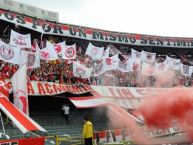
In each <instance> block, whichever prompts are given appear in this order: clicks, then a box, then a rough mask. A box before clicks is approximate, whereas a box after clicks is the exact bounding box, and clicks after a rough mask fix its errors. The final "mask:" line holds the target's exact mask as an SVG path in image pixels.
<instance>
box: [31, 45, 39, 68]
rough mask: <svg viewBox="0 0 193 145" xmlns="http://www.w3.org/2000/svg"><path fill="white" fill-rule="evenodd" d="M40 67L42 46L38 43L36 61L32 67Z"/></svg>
mask: <svg viewBox="0 0 193 145" xmlns="http://www.w3.org/2000/svg"><path fill="white" fill-rule="evenodd" d="M38 67H40V48H39V46H38V44H37V43H36V53H35V62H34V65H33V66H32V68H38Z"/></svg>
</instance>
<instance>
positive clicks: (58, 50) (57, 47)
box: [54, 41, 66, 54]
mask: <svg viewBox="0 0 193 145" xmlns="http://www.w3.org/2000/svg"><path fill="white" fill-rule="evenodd" d="M65 46H66V42H65V41H64V42H61V43H57V44H55V45H54V49H55V51H56V53H57V54H62V52H63V49H64V47H65Z"/></svg>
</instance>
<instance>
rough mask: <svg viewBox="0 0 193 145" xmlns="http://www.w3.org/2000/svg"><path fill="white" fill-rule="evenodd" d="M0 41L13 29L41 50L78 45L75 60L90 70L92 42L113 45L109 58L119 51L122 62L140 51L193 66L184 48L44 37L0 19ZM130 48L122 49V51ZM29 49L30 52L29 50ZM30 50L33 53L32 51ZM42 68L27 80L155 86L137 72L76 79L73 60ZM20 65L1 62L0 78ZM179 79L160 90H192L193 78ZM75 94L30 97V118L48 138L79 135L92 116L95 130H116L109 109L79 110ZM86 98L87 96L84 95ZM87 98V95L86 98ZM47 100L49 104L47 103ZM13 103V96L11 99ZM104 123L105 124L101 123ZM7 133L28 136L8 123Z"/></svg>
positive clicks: (159, 59) (46, 63)
mask: <svg viewBox="0 0 193 145" xmlns="http://www.w3.org/2000/svg"><path fill="white" fill-rule="evenodd" d="M0 24H1V25H0V39H1V41H3V42H6V43H9V41H10V33H11V30H14V31H16V32H18V33H21V34H28V33H30V34H31V40H32V42H37V43H38V45H39V46H40V49H43V48H44V47H45V46H46V41H49V42H50V43H52V44H57V43H60V42H63V41H65V42H66V44H67V45H72V44H74V43H76V50H77V57H76V59H75V60H76V61H79V62H80V63H82V64H84V65H85V66H87V67H92V66H93V61H92V59H91V58H90V57H89V56H85V55H84V54H85V52H86V48H87V46H88V44H89V42H91V43H92V44H93V45H95V46H98V47H105V48H107V46H112V50H113V49H115V50H114V52H113V51H111V54H110V56H113V55H114V53H116V52H115V51H119V52H121V53H122V54H120V55H119V59H122V61H125V60H127V58H124V56H126V55H131V50H132V49H134V50H137V51H138V52H141V51H142V50H143V51H147V52H151V53H156V62H163V61H164V60H165V59H166V55H167V56H169V57H172V58H175V59H180V60H181V63H183V64H186V65H189V66H192V65H193V55H192V54H193V50H192V49H189V48H183V47H169V48H167V47H164V46H145V45H131V44H121V43H112V42H108V41H107V42H99V41H92V40H91V41H89V40H85V39H80V38H73V37H68V36H59V35H50V34H44V35H43V36H42V34H41V33H39V32H37V31H34V30H31V29H28V28H25V27H23V26H19V25H17V24H14V23H10V22H7V21H4V20H0ZM125 47H126V48H127V49H126V50H125V49H122V48H125ZM26 50H28V49H27V48H26ZM30 51H31V50H30ZM40 64H41V67H40V68H32V69H31V68H30V69H28V81H44V82H54V83H60V84H75V85H77V86H80V85H95V86H118V87H141V88H144V87H156V85H155V78H154V77H152V76H148V77H147V80H144V81H142V80H141V78H139V77H138V76H139V73H140V72H138V71H133V72H129V73H128V72H120V71H116V70H113V71H109V72H108V73H104V74H102V75H100V76H97V77H96V76H91V77H90V78H89V79H83V78H81V77H74V76H73V65H72V61H71V60H54V61H45V60H41V62H40ZM18 68H19V66H18V65H14V64H10V63H8V62H4V61H2V60H0V78H1V79H10V78H11V77H12V76H13V74H14V73H15V72H16V71H17V70H18ZM175 74H176V79H175V80H174V81H173V82H172V83H169V84H163V85H162V86H161V87H163V88H164V87H175V86H184V87H191V86H192V85H193V75H191V76H183V75H182V74H181V73H180V72H179V71H175ZM70 95H71V97H72V94H67V93H66V94H64V95H63V97H61V96H54V97H53V96H52V97H50V96H29V103H30V104H29V106H30V108H29V110H30V117H31V118H33V119H34V120H35V121H36V122H38V123H39V124H40V125H41V126H43V127H44V128H45V129H46V130H47V131H48V136H55V135H61V136H62V135H65V134H68V135H70V136H80V134H81V131H82V124H83V116H84V115H86V114H89V115H90V116H91V117H92V121H93V124H94V129H95V131H101V130H109V129H114V128H113V127H112V126H111V125H110V124H109V120H108V117H107V110H106V109H107V108H105V107H99V108H89V109H76V106H74V105H73V104H72V103H71V102H70V101H68V99H67V98H68V97H69V96H70ZM83 96H84V95H83ZM85 96H86V95H85ZM45 98H46V101H45ZM10 99H11V101H12V99H13V96H12V95H11V96H10ZM64 102H67V103H68V104H69V105H70V108H71V110H70V124H69V125H65V124H64V118H63V117H62V114H61V106H62V104H63V103H64ZM101 122H102V123H101ZM5 129H6V134H8V135H9V136H10V137H11V138H21V137H26V136H27V135H24V134H22V133H20V131H19V130H18V129H16V128H15V127H13V125H12V123H11V122H9V121H8V123H7V124H6V125H5ZM0 132H2V130H0Z"/></svg>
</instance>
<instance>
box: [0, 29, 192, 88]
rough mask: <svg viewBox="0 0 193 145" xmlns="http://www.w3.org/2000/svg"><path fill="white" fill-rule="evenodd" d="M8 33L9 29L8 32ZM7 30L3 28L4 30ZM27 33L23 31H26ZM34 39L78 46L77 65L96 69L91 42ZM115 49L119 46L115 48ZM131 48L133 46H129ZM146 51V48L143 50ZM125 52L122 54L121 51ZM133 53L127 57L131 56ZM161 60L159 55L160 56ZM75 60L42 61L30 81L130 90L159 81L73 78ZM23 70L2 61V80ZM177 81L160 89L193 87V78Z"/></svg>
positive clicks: (128, 76)
mask: <svg viewBox="0 0 193 145" xmlns="http://www.w3.org/2000/svg"><path fill="white" fill-rule="evenodd" d="M21 28H22V29H24V30H25V31H26V29H25V28H23V27H20V26H12V27H9V28H7V27H6V31H5V30H4V31H3V35H1V40H2V41H4V42H6V43H8V42H9V34H10V32H9V31H10V30H11V29H14V30H15V31H17V32H20V31H21ZM4 29H5V28H4ZM2 30H3V28H2ZM24 30H23V31H24ZM29 31H30V33H31V36H32V39H33V40H35V41H36V42H38V45H39V46H40V49H41V48H44V47H45V46H46V41H47V40H48V41H49V42H51V43H53V44H56V43H59V42H63V41H65V42H66V44H67V45H72V44H74V43H76V46H77V48H76V49H77V57H76V60H75V61H79V62H80V63H83V64H85V65H86V66H87V67H92V66H93V61H92V59H91V58H90V57H89V56H85V51H86V48H87V45H88V43H89V42H88V41H87V40H78V39H75V38H67V37H61V36H47V35H46V36H44V37H43V39H42V41H40V38H39V36H37V35H36V33H33V32H32V31H31V30H29ZM92 43H93V44H94V45H96V46H103V47H107V46H108V45H109V43H103V42H92ZM114 45H115V46H116V45H117V44H114ZM128 47H130V46H128ZM141 49H143V47H142V48H141ZM119 51H121V50H119ZM129 53H130V52H129V51H128V52H127V55H129ZM158 56H159V55H158ZM164 59H165V58H163V57H157V61H163V60H164ZM72 62H73V61H72V60H55V61H45V60H41V62H40V64H41V67H40V68H36V69H34V68H29V69H28V80H32V81H48V82H55V83H61V84H76V85H83V84H88V85H111V86H126V87H156V86H157V84H158V80H157V78H156V77H155V76H143V75H141V72H137V71H134V72H129V73H125V72H121V71H117V70H113V71H108V72H105V73H104V74H102V75H100V76H97V77H96V76H94V75H92V76H91V77H90V78H89V79H83V78H80V77H74V76H73V70H72ZM18 68H19V66H18V65H14V64H10V63H7V62H4V61H2V60H0V78H3V79H10V78H11V77H12V76H13V74H14V73H15V72H16V71H17V69H18ZM174 73H175V77H173V78H172V80H170V82H168V81H166V82H164V83H162V84H161V86H160V87H173V86H179V85H180V86H191V85H193V77H186V76H182V75H181V74H180V73H179V72H177V71H175V72H174Z"/></svg>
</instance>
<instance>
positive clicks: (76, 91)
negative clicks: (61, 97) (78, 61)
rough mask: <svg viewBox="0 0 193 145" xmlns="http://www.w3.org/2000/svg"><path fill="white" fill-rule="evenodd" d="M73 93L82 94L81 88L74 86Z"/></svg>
mask: <svg viewBox="0 0 193 145" xmlns="http://www.w3.org/2000/svg"><path fill="white" fill-rule="evenodd" d="M72 91H73V93H78V92H80V87H77V86H72Z"/></svg>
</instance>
